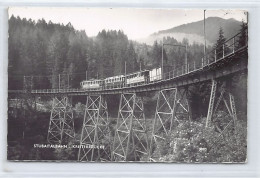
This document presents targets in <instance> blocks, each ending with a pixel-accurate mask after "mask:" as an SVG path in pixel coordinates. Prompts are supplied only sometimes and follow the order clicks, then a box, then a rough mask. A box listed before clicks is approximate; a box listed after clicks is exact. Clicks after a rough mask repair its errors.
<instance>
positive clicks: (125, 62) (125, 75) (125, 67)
mask: <svg viewBox="0 0 260 178" xmlns="http://www.w3.org/2000/svg"><path fill="white" fill-rule="evenodd" d="M125 76H126V61H125Z"/></svg>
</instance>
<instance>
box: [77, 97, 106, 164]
mask: <svg viewBox="0 0 260 178" xmlns="http://www.w3.org/2000/svg"><path fill="white" fill-rule="evenodd" d="M110 142H111V140H110V130H109V119H108V111H107V103H106V101H105V99H104V97H103V96H102V95H93V96H91V95H89V96H87V102H86V109H85V114H84V121H83V126H82V132H81V139H80V149H79V152H78V161H109V160H110V159H111V158H110V150H111V147H110V145H111V144H110Z"/></svg>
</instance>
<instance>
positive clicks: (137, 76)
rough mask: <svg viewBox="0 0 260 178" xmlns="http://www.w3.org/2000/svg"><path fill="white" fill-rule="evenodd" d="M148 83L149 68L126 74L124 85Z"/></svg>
mask: <svg viewBox="0 0 260 178" xmlns="http://www.w3.org/2000/svg"><path fill="white" fill-rule="evenodd" d="M144 83H149V70H144V71H140V72H136V73H132V74H128V75H126V86H135V85H138V84H144Z"/></svg>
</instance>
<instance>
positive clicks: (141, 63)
mask: <svg viewBox="0 0 260 178" xmlns="http://www.w3.org/2000/svg"><path fill="white" fill-rule="evenodd" d="M141 71H142V63H141V60H140V72H141Z"/></svg>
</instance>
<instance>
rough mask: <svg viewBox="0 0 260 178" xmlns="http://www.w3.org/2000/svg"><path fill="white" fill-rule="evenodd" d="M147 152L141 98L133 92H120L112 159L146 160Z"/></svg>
mask: <svg viewBox="0 0 260 178" xmlns="http://www.w3.org/2000/svg"><path fill="white" fill-rule="evenodd" d="M148 152H149V151H148V137H147V128H146V119H145V116H144V106H143V102H142V98H140V97H137V96H136V94H135V93H124V94H121V98H120V104H119V111H118V118H117V125H116V130H115V136H114V142H113V151H112V161H114V160H115V161H137V160H140V159H143V161H146V158H147V156H148ZM131 153H132V154H131Z"/></svg>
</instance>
